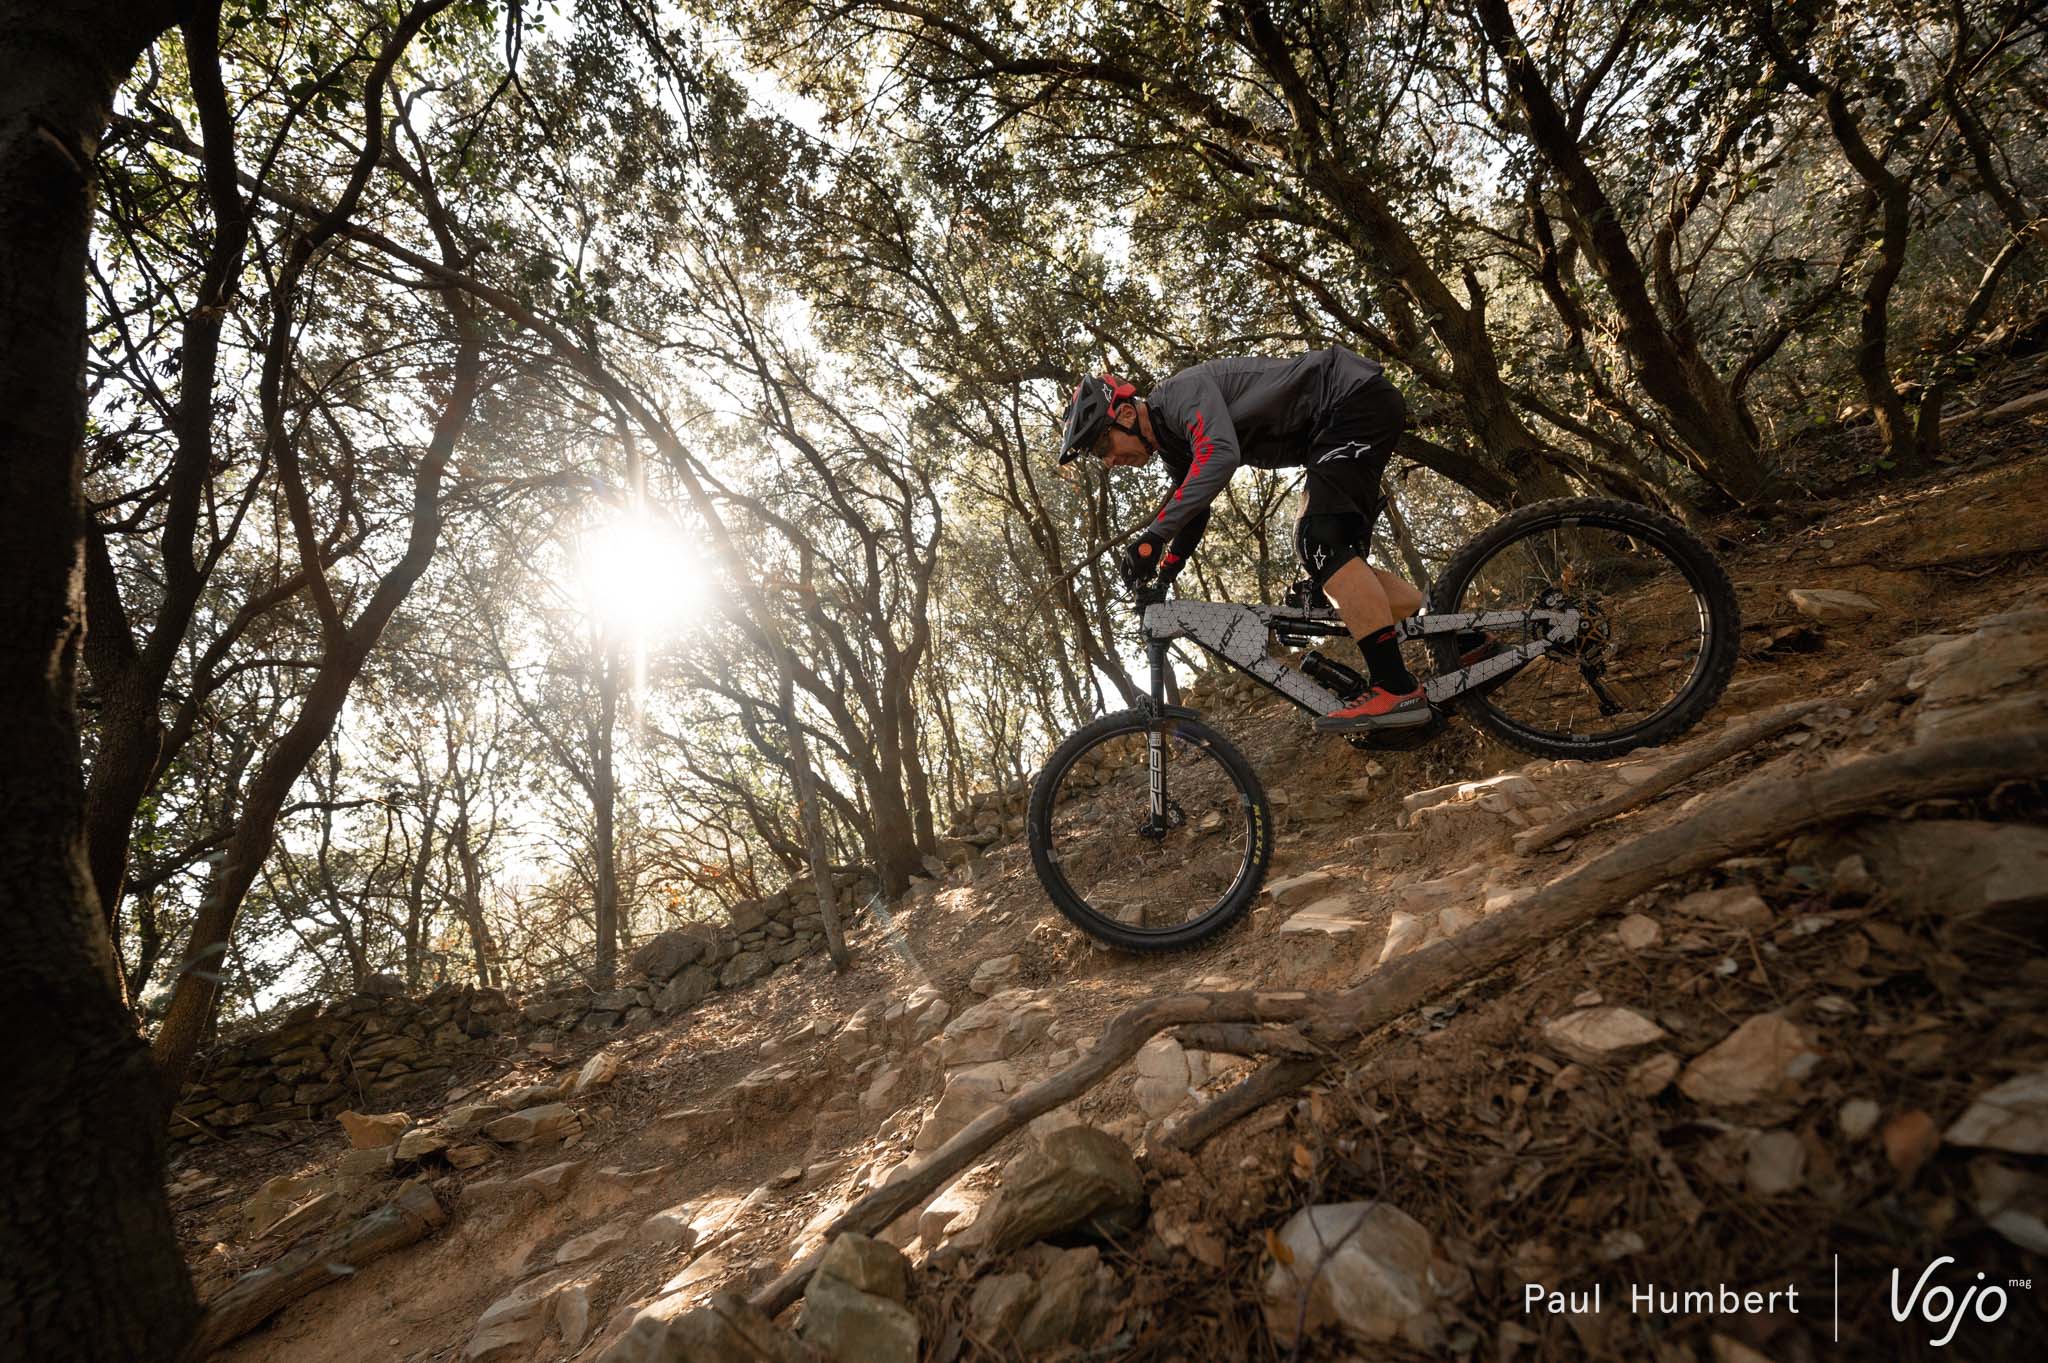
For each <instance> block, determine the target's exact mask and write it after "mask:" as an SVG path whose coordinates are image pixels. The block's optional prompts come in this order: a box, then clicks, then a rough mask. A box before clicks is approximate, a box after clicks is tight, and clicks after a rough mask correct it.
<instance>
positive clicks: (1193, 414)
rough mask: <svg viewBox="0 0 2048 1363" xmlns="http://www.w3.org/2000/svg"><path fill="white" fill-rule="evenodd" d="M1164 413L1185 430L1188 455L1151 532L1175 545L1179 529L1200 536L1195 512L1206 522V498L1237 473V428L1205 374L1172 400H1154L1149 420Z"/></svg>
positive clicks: (1177, 541)
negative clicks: (1160, 402)
mask: <svg viewBox="0 0 2048 1363" xmlns="http://www.w3.org/2000/svg"><path fill="white" fill-rule="evenodd" d="M1162 418H1163V419H1166V420H1169V421H1173V422H1174V423H1175V424H1176V425H1178V426H1179V427H1180V428H1181V430H1182V431H1183V432H1184V433H1185V434H1186V436H1187V441H1188V447H1189V450H1190V452H1191V457H1190V458H1189V460H1188V471H1187V473H1186V475H1185V476H1183V477H1182V479H1181V481H1180V486H1179V487H1177V488H1175V489H1174V491H1173V495H1172V496H1170V497H1168V498H1167V499H1166V505H1165V506H1163V507H1161V508H1160V511H1159V516H1158V518H1157V519H1156V520H1154V521H1153V522H1152V530H1151V533H1152V534H1154V535H1156V536H1158V537H1159V538H1160V539H1163V540H1171V541H1173V542H1174V543H1175V544H1176V545H1178V544H1179V543H1180V538H1181V535H1182V534H1183V532H1185V531H1188V530H1189V529H1193V531H1194V538H1195V539H1197V540H1199V539H1200V538H1201V537H1202V526H1197V525H1196V517H1197V516H1198V515H1199V516H1200V517H1201V518H1202V523H1203V526H1205V525H1206V524H1207V520H1208V511H1209V503H1210V502H1212V501H1214V500H1215V499H1216V494H1217V493H1219V492H1221V491H1222V490H1223V485H1224V484H1225V483H1227V482H1229V481H1230V475H1231V474H1233V473H1235V472H1237V465H1238V462H1239V455H1238V448H1237V428H1236V427H1235V426H1233V425H1231V423H1230V409H1229V408H1227V407H1225V406H1224V405H1223V394H1222V393H1221V392H1219V391H1218V390H1217V388H1216V384H1215V381H1214V380H1212V379H1209V378H1207V377H1203V378H1201V379H1198V380H1196V381H1195V386H1194V387H1193V388H1192V390H1191V391H1189V392H1187V393H1184V394H1183V393H1175V394H1174V395H1173V399H1172V402H1171V403H1170V404H1166V405H1156V406H1155V407H1154V410H1153V419H1154V420H1159V419H1162ZM1193 547H1194V546H1193V544H1192V543H1190V544H1189V545H1188V548H1189V549H1190V550H1192V549H1193ZM1183 557H1185V555H1183Z"/></svg>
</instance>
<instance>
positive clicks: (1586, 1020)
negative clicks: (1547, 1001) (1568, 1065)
mask: <svg viewBox="0 0 2048 1363" xmlns="http://www.w3.org/2000/svg"><path fill="white" fill-rule="evenodd" d="M1668 1035H1670V1034H1669V1033H1668V1032H1666V1031H1665V1030H1664V1029H1663V1028H1662V1027H1659V1026H1658V1025H1657V1024H1656V1023H1654V1022H1652V1021H1650V1020H1649V1019H1648V1018H1646V1017H1644V1016H1643V1015H1642V1014H1641V1013H1638V1012H1636V1011H1635V1010H1634V1009H1632V1008H1582V1009H1580V1010H1579V1011H1578V1012H1575V1013H1567V1014H1565V1015H1564V1016H1563V1017H1560V1018H1553V1019H1552V1020H1551V1021H1550V1022H1548V1023H1545V1024H1544V1027H1543V1039H1544V1040H1545V1041H1548V1042H1549V1043H1550V1044H1551V1045H1553V1046H1555V1047H1557V1049H1558V1050H1560V1051H1563V1052H1564V1053H1565V1054H1566V1055H1568V1056H1570V1057H1572V1058H1573V1059H1574V1060H1582V1061H1585V1062H1586V1063H1588V1064H1597V1063H1599V1062H1601V1061H1605V1060H1613V1059H1616V1058H1618V1057H1620V1056H1622V1055H1625V1054H1627V1053H1628V1052H1629V1051H1632V1050H1635V1049H1636V1048H1638V1047H1641V1046H1650V1045H1654V1044H1655V1043H1657V1042H1659V1041H1662V1040H1664V1038H1665V1037H1667V1036H1668Z"/></svg>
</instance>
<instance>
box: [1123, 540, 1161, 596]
mask: <svg viewBox="0 0 2048 1363" xmlns="http://www.w3.org/2000/svg"><path fill="white" fill-rule="evenodd" d="M1165 557H1166V541H1165V540H1163V539H1161V538H1160V537H1159V536H1157V535H1155V534H1153V533H1152V532H1151V531H1150V530H1147V531H1146V532H1145V533H1144V534H1142V535H1140V536H1138V538H1136V539H1134V540H1132V541H1131V542H1130V543H1129V544H1128V545H1126V546H1124V557H1123V563H1122V564H1121V565H1120V568H1121V570H1122V572H1123V577H1124V585H1125V586H1126V587H1136V586H1138V585H1139V584H1140V583H1144V582H1150V581H1151V580H1152V578H1153V576H1154V575H1155V574H1156V573H1158V571H1159V564H1160V561H1161V560H1162V559H1164V558H1165Z"/></svg>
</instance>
